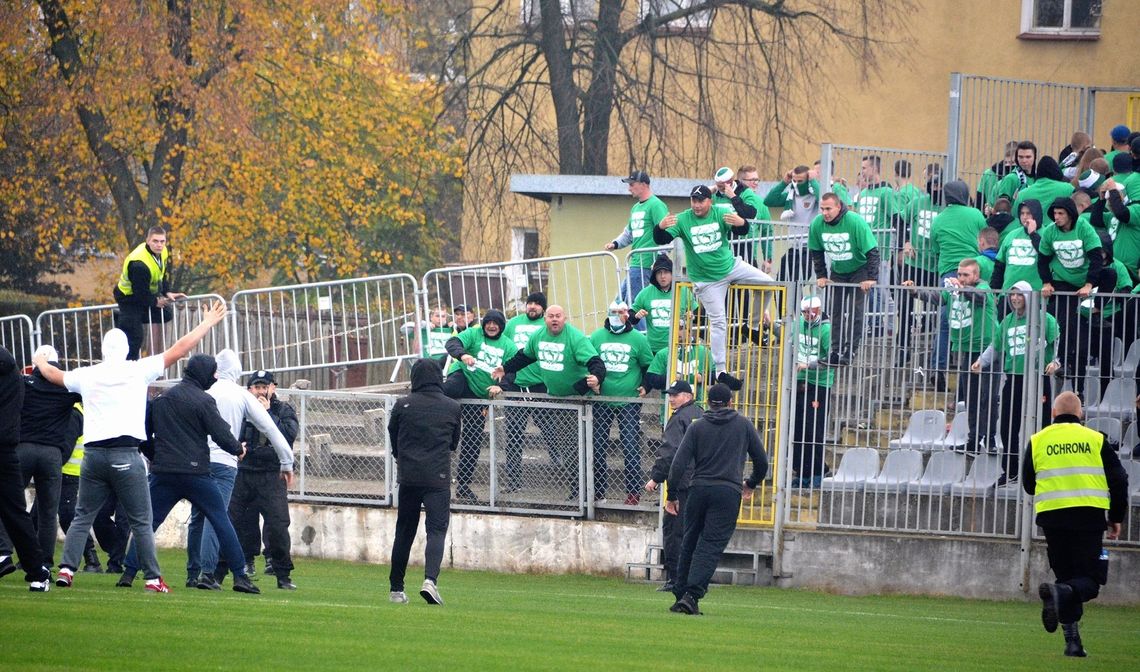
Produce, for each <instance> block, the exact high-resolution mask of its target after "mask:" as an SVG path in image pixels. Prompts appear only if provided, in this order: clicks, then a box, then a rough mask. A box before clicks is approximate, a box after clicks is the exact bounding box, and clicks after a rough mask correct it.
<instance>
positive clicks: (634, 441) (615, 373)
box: [590, 302, 653, 506]
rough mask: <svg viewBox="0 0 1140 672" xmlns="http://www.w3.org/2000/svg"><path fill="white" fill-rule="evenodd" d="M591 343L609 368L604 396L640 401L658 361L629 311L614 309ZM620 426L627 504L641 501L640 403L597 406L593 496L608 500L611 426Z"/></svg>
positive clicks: (622, 306)
mask: <svg viewBox="0 0 1140 672" xmlns="http://www.w3.org/2000/svg"><path fill="white" fill-rule="evenodd" d="M590 341H591V342H592V343H593V344H594V347H595V348H597V349H598V354H599V355H600V356H601V358H602V361H603V362H604V363H605V365H606V379H605V382H603V383H602V389H601V394H602V396H603V397H628V398H631V399H632V398H636V397H637V396H638V394H637V390H638V388H639V387H640V386H641V379H642V377H644V375H645V370H646V368H648V366H649V364H650V362H652V361H653V352H652V351H651V350H650V348H649V341H648V340H647V339H646V338H645V336H644V335H643V334H642V333H641V332H640V331H634V329H633V325H631V324H630V323H629V306H627V305H625V304H624V303H620V302H615V303H612V304H610V310H609V314H608V315H607V317H606V323H605V325H603V326H602V328H601V329H598V330H597V331H595V332H594V333H592V334H590ZM614 420H617V425H618V443H619V445H621V454H622V460H623V462H624V464H625V470H624V475H625V478H624V483H625V505H626V506H636V505H637V504H639V503H640V502H641V498H640V495H639V494H638V493H639V492H640V491H641V478H642V473H641V404H637V403H622V402H615V401H605V402H599V403H596V404H594V497H595V498H596V499H605V497H606V487H607V486H608V485H609V465H608V464H607V459H606V458H607V455H608V454H609V450H608V448H609V445H610V426H611V425H613V422H614Z"/></svg>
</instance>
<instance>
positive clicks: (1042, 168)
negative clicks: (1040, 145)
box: [1036, 156, 1068, 182]
mask: <svg viewBox="0 0 1140 672" xmlns="http://www.w3.org/2000/svg"><path fill="white" fill-rule="evenodd" d="M1036 172H1037V175H1036V179H1038V180H1053V181H1054V182H1068V180H1066V179H1065V173H1064V172H1062V171H1061V166H1059V165H1057V160H1056V159H1054V158H1053V157H1051V156H1043V157H1041V160H1040V161H1038V162H1037V171H1036Z"/></svg>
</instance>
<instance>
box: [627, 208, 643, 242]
mask: <svg viewBox="0 0 1140 672" xmlns="http://www.w3.org/2000/svg"><path fill="white" fill-rule="evenodd" d="M629 232H630V233H632V234H633V239H634V240H637V239H638V238H641V236H642V235H643V234H644V233H645V211H644V210H638V211H637V212H631V213H630V214H629Z"/></svg>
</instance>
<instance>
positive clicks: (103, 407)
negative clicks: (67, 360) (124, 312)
mask: <svg viewBox="0 0 1140 672" xmlns="http://www.w3.org/2000/svg"><path fill="white" fill-rule="evenodd" d="M165 372H166V363H165V361H164V359H163V355H153V356H151V357H147V358H146V359H140V360H138V361H128V360H127V335H126V334H125V333H123V331H122V330H119V329H112V330H110V331H108V332H107V333H106V334H104V335H103V361H102V362H100V363H99V364H95V365H94V366H84V367H81V368H78V369H73V370H71V371H67V372H65V373H64V374H63V385H64V387H66V388H67V389H68V390H69V391H71V392H74V393H76V394H78V395H81V396H82V397H83V440H84V442H85V443H87V444H90V443H94V442H96V441H106V440H107V439H113V438H116V437H119V436H130V437H134V438H136V439H138V440H139V441H140V442H141V441H144V440H146V397H147V387H149V386H150V384H151V383H153V382H154V381H156V380H158V379H159V378H161V377H162V375H163V374H164V373H165Z"/></svg>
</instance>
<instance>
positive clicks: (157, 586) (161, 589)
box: [146, 576, 170, 593]
mask: <svg viewBox="0 0 1140 672" xmlns="http://www.w3.org/2000/svg"><path fill="white" fill-rule="evenodd" d="M146 590H149V591H150V592H152V593H169V592H170V586H168V585H166V582H165V581H163V580H162V577H161V576H160V577H158V578H157V579H147V580H146Z"/></svg>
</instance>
